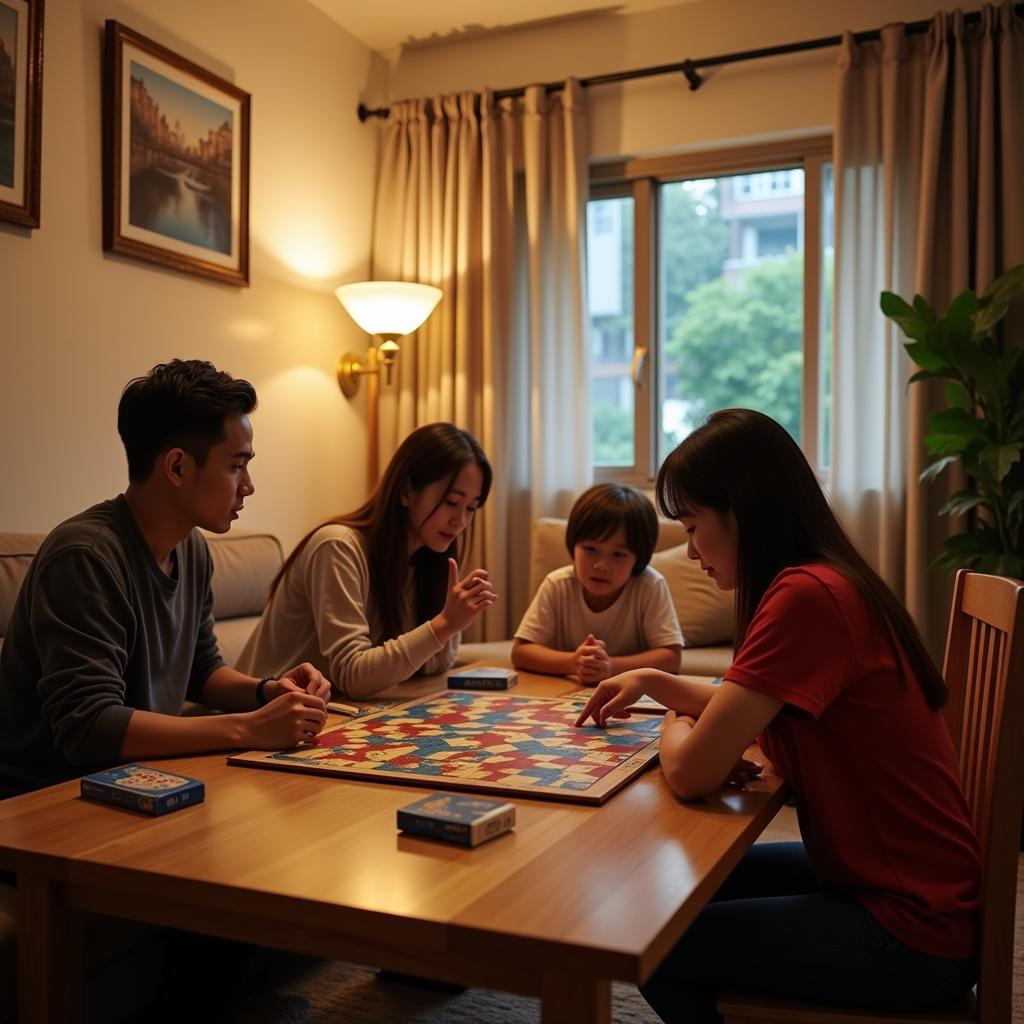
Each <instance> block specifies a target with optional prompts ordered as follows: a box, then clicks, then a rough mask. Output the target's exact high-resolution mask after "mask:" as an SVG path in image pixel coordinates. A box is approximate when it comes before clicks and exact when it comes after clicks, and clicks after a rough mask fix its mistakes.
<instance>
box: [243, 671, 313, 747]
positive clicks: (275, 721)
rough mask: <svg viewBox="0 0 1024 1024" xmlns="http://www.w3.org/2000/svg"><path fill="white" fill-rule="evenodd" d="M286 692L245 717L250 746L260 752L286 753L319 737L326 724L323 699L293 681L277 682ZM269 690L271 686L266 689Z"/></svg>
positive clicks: (279, 680)
mask: <svg viewBox="0 0 1024 1024" xmlns="http://www.w3.org/2000/svg"><path fill="white" fill-rule="evenodd" d="M275 682H278V683H281V684H282V685H284V686H286V687H287V689H285V690H282V691H281V692H280V695H279V696H277V697H275V698H274V699H273V700H272V701H270V703H269V704H266V705H265V706H264V707H262V708H260V709H259V710H258V711H250V712H249V713H248V714H247V715H245V716H244V719H245V722H246V731H247V733H248V736H247V743H246V745H247V746H250V747H256V748H258V749H260V750H285V749H287V748H289V747H296V746H298V745H299V744H300V743H308V742H309V741H311V740H312V739H314V738H315V737H316V735H317V734H318V733H319V732H320V730H321V729H323V727H324V723H325V722H326V721H327V705H326V704H325V703H324V701H323V699H322V698H321V697H316V696H313V695H312V694H310V693H306V691H305V690H300V689H299V688H298V686H296V684H295V683H293V682H292V681H291V680H290V679H277V680H275ZM269 688H270V683H268V684H267V686H266V689H269Z"/></svg>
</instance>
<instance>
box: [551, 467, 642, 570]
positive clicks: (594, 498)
mask: <svg viewBox="0 0 1024 1024" xmlns="http://www.w3.org/2000/svg"><path fill="white" fill-rule="evenodd" d="M620 526H621V527H622V528H623V530H625V533H626V546H627V547H628V548H629V550H630V551H632V552H633V554H634V555H636V564H635V565H634V566H633V575H634V576H639V575H640V573H642V572H643V571H644V569H646V568H647V563H648V562H649V561H650V560H651V553H652V552H653V551H654V545H655V544H656V543H657V540H658V516H657V514H656V513H655V511H654V506H653V505H652V504H651V502H650V500H649V499H647V498H646V497H644V495H642V494H641V493H640V492H639V491H637V490H635V489H634V488H632V487H626V486H625V485H624V484H594V486H593V487H591V488H590V489H589V490H586V491H584V492H583V493H582V494H581V495H580V496H579V497H578V498H577V499H576V504H575V505H573V507H572V511H571V512H570V513H569V522H568V524H567V525H566V527H565V546H566V547H567V548H568V549H569V556H570V557H575V548H576V545H577V544H582V543H584V542H585V541H588V540H607V539H608V538H609V537H610V536H611V535H612V534H613V533H614V532H615V531H616V530H617V529H618V528H619V527H620Z"/></svg>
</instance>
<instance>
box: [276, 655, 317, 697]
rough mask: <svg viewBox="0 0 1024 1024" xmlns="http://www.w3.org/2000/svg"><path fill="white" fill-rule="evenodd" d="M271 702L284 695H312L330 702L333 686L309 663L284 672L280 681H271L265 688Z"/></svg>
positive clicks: (305, 662)
mask: <svg viewBox="0 0 1024 1024" xmlns="http://www.w3.org/2000/svg"><path fill="white" fill-rule="evenodd" d="M268 690H269V691H270V692H269V693H267V697H268V699H269V700H273V699H274V698H275V697H279V696H280V695H281V694H282V693H290V692H295V693H311V694H312V695H313V696H314V697H320V698H321V699H322V700H325V701H326V700H330V698H331V684H330V683H329V682H328V681H327V680H326V679H325V678H324V677H323V674H322V673H321V672H320V671H319V669H316V668H314V667H313V666H312V665H310V663H309V662H308V661H304V662H303V663H302V664H301V665H296V666H295V668H292V669H289V670H288V671H287V672H282V673H281V677H280V679H274V680H271V681H270V682H269V683H267V685H266V686H265V687H264V691H265V692H266V691H268Z"/></svg>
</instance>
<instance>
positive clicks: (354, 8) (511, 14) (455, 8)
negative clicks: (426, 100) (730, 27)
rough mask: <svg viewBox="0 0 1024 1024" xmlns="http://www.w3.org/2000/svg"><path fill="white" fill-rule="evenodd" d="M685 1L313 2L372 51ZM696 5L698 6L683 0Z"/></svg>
mask: <svg viewBox="0 0 1024 1024" xmlns="http://www.w3.org/2000/svg"><path fill="white" fill-rule="evenodd" d="M679 2H680V0H619V2H614V3H611V4H609V3H607V2H596V3H595V2H588V0H516V3H515V4H511V3H507V2H506V3H497V2H495V0H475V2H474V0H377V2H376V3H373V2H367V0H310V3H312V4H313V6H314V7H318V8H319V9H320V10H321V11H323V12H324V14H326V15H327V16H328V17H329V18H331V19H332V20H334V21H336V22H337V23H338V24H339V25H341V27H342V28H344V29H346V30H347V31H349V32H351V33H352V35H354V36H355V37H356V38H357V39H359V40H360V41H361V42H363V43H365V44H366V45H367V46H369V47H370V49H372V50H380V51H384V52H387V51H390V50H394V49H396V48H398V47H401V46H404V45H408V44H410V43H414V44H421V45H422V44H424V43H430V42H440V41H441V40H445V39H457V38H464V37H470V36H476V35H480V34H482V33H484V32H489V31H494V30H495V29H505V28H510V27H512V26H515V25H523V24H525V23H530V22H538V21H546V20H549V19H561V18H567V17H578V16H580V15H587V14H600V13H604V14H629V13H631V12H633V11H641V10H649V9H650V8H653V7H665V6H668V5H669V4H671V3H679ZM683 2H692V0H683Z"/></svg>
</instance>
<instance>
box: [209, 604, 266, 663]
mask: <svg viewBox="0 0 1024 1024" xmlns="http://www.w3.org/2000/svg"><path fill="white" fill-rule="evenodd" d="M259 621H260V617H259V616H258V615H240V616H238V617H237V618H234V619H217V621H216V622H214V624H213V631H214V633H216V634H217V647H218V648H219V649H220V656H221V657H222V658H223V659H224V664H225V665H232V666H233V665H234V664H235V663H236V662H237V661H238V657H239V655H240V654H241V653H242V648H243V647H244V646H245V644H246V641H247V640H248V639H249V637H250V636H251V635H252V631H253V630H254V629H255V628H256V623H258V622H259Z"/></svg>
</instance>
